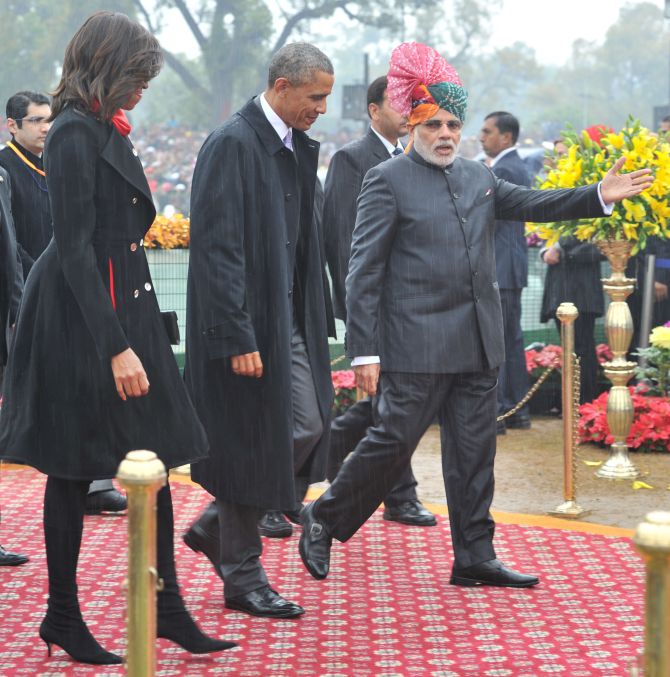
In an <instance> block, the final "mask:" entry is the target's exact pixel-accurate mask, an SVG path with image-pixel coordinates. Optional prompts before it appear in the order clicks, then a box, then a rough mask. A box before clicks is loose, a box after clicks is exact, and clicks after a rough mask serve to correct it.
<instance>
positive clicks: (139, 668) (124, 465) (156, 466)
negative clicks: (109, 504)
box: [116, 451, 167, 677]
mask: <svg viewBox="0 0 670 677" xmlns="http://www.w3.org/2000/svg"><path fill="white" fill-rule="evenodd" d="M116 477H117V479H118V480H119V482H120V483H121V485H122V486H123V487H124V488H125V490H126V491H127V492H128V581H127V584H128V654H127V658H126V662H127V666H128V674H129V675H131V677H148V676H149V675H153V674H155V672H156V589H157V587H158V585H160V584H161V583H162V582H161V581H158V575H157V572H156V493H157V492H158V490H159V489H160V488H161V487H162V486H164V485H165V481H166V478H167V473H166V471H165V466H164V465H163V463H162V462H161V461H160V460H159V459H158V457H157V456H156V454H154V452H153V451H130V452H128V454H127V455H126V458H125V460H123V461H122V462H121V465H119V470H118V473H117V475H116Z"/></svg>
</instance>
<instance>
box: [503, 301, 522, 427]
mask: <svg viewBox="0 0 670 677" xmlns="http://www.w3.org/2000/svg"><path fill="white" fill-rule="evenodd" d="M522 291H523V290H521V289H501V290H500V304H501V306H502V316H503V331H504V336H505V361H504V362H503V363H502V365H501V366H500V375H499V377H498V413H499V414H504V413H506V412H508V411H509V410H510V409H512V407H514V406H515V405H516V404H517V403H518V402H519V400H521V399H522V398H523V397H524V395H525V394H526V393H527V392H528V388H529V387H530V381H529V378H528V372H527V370H526V354H525V350H524V345H523V331H522V329H521V292H522ZM516 415H517V416H528V405H526V406H525V407H522V408H521V409H519V411H518V412H517V414H516Z"/></svg>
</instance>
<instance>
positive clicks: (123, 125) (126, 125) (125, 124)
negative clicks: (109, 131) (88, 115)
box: [91, 99, 132, 136]
mask: <svg viewBox="0 0 670 677" xmlns="http://www.w3.org/2000/svg"><path fill="white" fill-rule="evenodd" d="M91 110H92V111H93V112H94V113H97V112H98V111H99V110H100V102H99V101H98V100H97V99H93V103H92V104H91ZM112 124H113V125H114V126H115V127H116V130H117V131H118V133H119V134H121V136H128V134H130V130H131V129H132V127H131V126H130V122H129V121H128V118H127V117H126V111H124V110H123V109H122V108H119V109H118V110H117V111H116V113H114V115H112Z"/></svg>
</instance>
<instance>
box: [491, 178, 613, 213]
mask: <svg viewBox="0 0 670 677" xmlns="http://www.w3.org/2000/svg"><path fill="white" fill-rule="evenodd" d="M495 217H496V219H503V220H507V221H537V222H538V223H542V222H549V221H565V220H570V219H593V218H600V217H602V218H604V217H605V214H604V213H603V209H602V206H601V204H600V200H599V199H598V188H597V186H596V185H595V184H594V185H592V186H581V187H579V188H560V189H554V190H537V189H533V188H526V187H525V186H516V185H514V184H512V183H509V182H507V181H504V180H503V179H496V187H495Z"/></svg>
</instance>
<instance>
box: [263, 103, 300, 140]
mask: <svg viewBox="0 0 670 677" xmlns="http://www.w3.org/2000/svg"><path fill="white" fill-rule="evenodd" d="M260 100H261V108H262V109H263V113H265V117H266V118H267V119H268V122H269V123H270V124H271V125H272V128H273V129H274V130H275V132H277V134H278V136H279V138H280V139H281V142H282V143H284V139H285V138H286V135H287V134H288V133H289V132H290V131H293V130H292V129H291V128H290V127H289V126H288V125H287V124H286V123H285V122H284V121H283V120H282V119H281V118H280V117H279V116H278V115H277V113H275V111H274V109H273V108H272V106H271V105H270V104H269V103H268V100H267V99H266V98H265V92H263V93H262V94H261V96H260Z"/></svg>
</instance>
